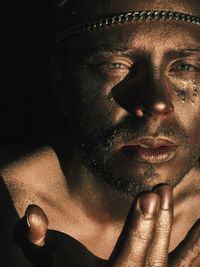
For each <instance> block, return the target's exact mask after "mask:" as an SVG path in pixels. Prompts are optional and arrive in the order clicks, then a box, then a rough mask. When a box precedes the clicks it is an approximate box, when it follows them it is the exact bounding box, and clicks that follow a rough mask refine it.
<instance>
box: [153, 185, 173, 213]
mask: <svg viewBox="0 0 200 267" xmlns="http://www.w3.org/2000/svg"><path fill="white" fill-rule="evenodd" d="M155 192H156V193H158V194H159V196H160V207H161V209H163V210H168V209H170V208H171V207H172V199H173V189H172V187H171V186H169V185H167V184H165V185H161V186H158V187H156V188H155Z"/></svg>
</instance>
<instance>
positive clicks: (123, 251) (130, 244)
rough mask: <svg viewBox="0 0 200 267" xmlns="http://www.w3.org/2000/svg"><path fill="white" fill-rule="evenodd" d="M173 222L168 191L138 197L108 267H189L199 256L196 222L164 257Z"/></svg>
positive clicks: (199, 232)
mask: <svg viewBox="0 0 200 267" xmlns="http://www.w3.org/2000/svg"><path fill="white" fill-rule="evenodd" d="M172 222H173V199H172V189H171V188H170V187H169V186H168V185H162V186H159V187H157V188H156V189H155V190H154V192H153V193H146V194H143V195H141V196H140V197H138V198H137V199H136V200H135V201H134V203H133V206H132V208H131V209H130V211H129V215H128V218H127V220H126V223H125V226H124V229H123V231H122V233H121V236H120V238H119V240H118V242H117V244H116V247H115V249H114V251H113V253H112V255H111V257H110V260H109V261H110V264H109V267H166V266H168V267H178V266H179V267H190V266H192V263H193V262H194V261H195V259H196V258H197V257H198V256H199V255H200V220H198V221H197V222H196V224H195V225H194V226H193V227H192V229H191V230H190V231H189V233H188V234H187V236H186V237H185V239H184V240H183V241H182V242H181V243H180V244H179V245H178V247H177V248H176V249H175V250H174V251H173V252H172V253H170V254H169V255H168V249H169V241H170V234H171V228H172Z"/></svg>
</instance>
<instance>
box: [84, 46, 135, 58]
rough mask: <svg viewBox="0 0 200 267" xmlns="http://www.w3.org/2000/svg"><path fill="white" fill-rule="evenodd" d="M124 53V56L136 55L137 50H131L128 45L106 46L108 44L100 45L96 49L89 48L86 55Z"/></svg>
mask: <svg viewBox="0 0 200 267" xmlns="http://www.w3.org/2000/svg"><path fill="white" fill-rule="evenodd" d="M113 54H118V55H124V56H136V54H137V51H136V50H131V49H128V48H126V47H122V46H120V47H106V46H100V47H97V48H95V49H92V50H89V51H87V53H86V57H92V56H98V55H108V56H109V55H113Z"/></svg>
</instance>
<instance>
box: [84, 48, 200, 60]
mask: <svg viewBox="0 0 200 267" xmlns="http://www.w3.org/2000/svg"><path fill="white" fill-rule="evenodd" d="M113 54H118V55H121V56H129V57H136V56H137V55H138V54H139V50H138V49H136V50H131V49H128V48H126V47H122V46H120V47H106V46H101V47H97V48H95V49H91V50H89V51H87V53H86V55H85V57H86V58H87V57H89V58H90V57H98V56H101V55H106V56H111V55H113ZM193 54H200V47H195V48H184V49H175V50H169V51H166V52H165V53H164V56H165V57H168V58H169V57H172V58H173V57H186V56H190V55H193ZM148 56H149V55H148Z"/></svg>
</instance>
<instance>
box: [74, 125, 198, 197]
mask: <svg viewBox="0 0 200 267" xmlns="http://www.w3.org/2000/svg"><path fill="white" fill-rule="evenodd" d="M86 128H87V127H86ZM86 128H84V127H80V128H79V133H78V135H79V140H81V142H80V147H81V155H82V159H83V163H84V165H85V167H86V168H87V169H88V170H89V171H90V172H91V173H92V174H93V176H94V177H95V179H98V180H99V181H100V182H101V183H105V184H106V185H108V186H109V187H110V188H111V189H112V190H115V191H117V192H119V193H120V194H122V195H123V196H125V197H127V198H130V197H133V196H135V195H136V194H138V193H140V192H143V191H149V190H152V185H153V186H155V185H157V184H159V183H160V178H159V176H158V174H157V172H156V168H155V166H154V165H153V164H146V165H145V166H144V168H143V171H142V172H141V173H139V174H137V173H136V174H135V175H134V176H132V175H127V174H125V173H122V171H121V168H120V164H119V161H118V162H116V160H115V157H113V155H114V151H113V147H114V146H115V144H116V143H118V142H120V140H121V139H123V138H125V139H127V140H128V139H129V138H130V139H131V138H133V137H136V136H139V135H143V134H145V133H146V132H147V131H148V127H147V126H145V125H140V126H139V130H138V131H136V132H135V133H133V129H131V128H128V127H127V126H125V128H124V129H123V127H121V129H119V130H115V131H114V133H113V134H112V135H111V136H110V137H108V138H107V139H106V138H104V140H103V139H101V137H102V136H100V135H99V134H95V133H94V132H93V133H92V132H91V131H90V132H87V129H86ZM91 128H92V125H91V127H90V129H91ZM160 128H161V132H162V133H165V134H167V136H172V135H173V136H174V135H175V136H176V137H177V138H178V137H179V138H181V140H182V142H183V143H184V144H185V145H186V146H187V144H188V137H187V135H186V134H185V132H184V131H183V130H182V129H180V128H178V127H175V130H174V125H171V126H169V125H168V126H163V127H160ZM122 157H123V156H122ZM198 158H199V148H196V149H193V150H192V152H191V154H190V156H188V158H187V159H186V160H185V162H184V164H183V166H182V167H181V169H180V171H179V173H176V174H175V175H174V176H171V177H169V178H167V179H165V181H164V182H165V183H168V184H170V185H171V186H172V187H174V186H176V185H177V184H179V183H180V182H181V180H182V179H183V178H184V176H185V175H186V174H187V173H188V172H189V171H190V170H191V168H192V167H193V166H194V165H195V164H196V163H197V160H198ZM123 160H125V159H123ZM162 182H163V181H162Z"/></svg>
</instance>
